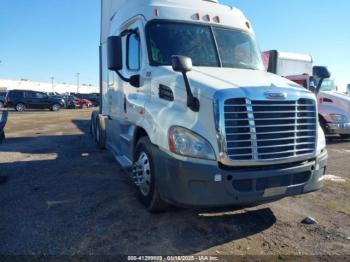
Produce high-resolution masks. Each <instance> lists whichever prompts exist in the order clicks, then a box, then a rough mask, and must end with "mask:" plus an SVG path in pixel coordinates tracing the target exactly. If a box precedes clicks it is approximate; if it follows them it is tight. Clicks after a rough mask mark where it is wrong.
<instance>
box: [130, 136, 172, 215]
mask: <svg viewBox="0 0 350 262" xmlns="http://www.w3.org/2000/svg"><path fill="white" fill-rule="evenodd" d="M151 146H152V144H151V141H150V140H149V138H148V137H143V138H141V139H140V140H139V142H138V143H137V145H136V153H135V163H136V164H137V166H138V167H139V168H140V173H142V177H143V179H142V180H143V182H142V184H141V185H139V186H138V189H137V196H138V199H139V201H140V202H141V203H142V204H143V205H144V206H145V207H146V208H147V209H148V211H149V212H161V211H164V210H165V209H166V207H167V204H166V203H165V202H164V201H163V200H162V199H161V197H160V195H159V192H158V185H157V181H156V176H155V174H156V166H155V165H154V161H153V155H152V148H151Z"/></svg>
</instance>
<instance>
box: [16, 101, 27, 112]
mask: <svg viewBox="0 0 350 262" xmlns="http://www.w3.org/2000/svg"><path fill="white" fill-rule="evenodd" d="M15 109H16V111H17V112H23V111H24V110H26V106H25V104H23V103H18V104H17V105H16V107H15Z"/></svg>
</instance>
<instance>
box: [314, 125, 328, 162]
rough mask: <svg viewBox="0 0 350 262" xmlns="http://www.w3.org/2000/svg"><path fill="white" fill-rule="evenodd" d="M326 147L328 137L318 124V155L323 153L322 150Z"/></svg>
mask: <svg viewBox="0 0 350 262" xmlns="http://www.w3.org/2000/svg"><path fill="white" fill-rule="evenodd" d="M325 148H326V137H325V135H324V132H323V129H322V128H321V126H320V125H318V136H317V150H316V152H317V155H319V154H320V153H321V151H322V150H324V149H325Z"/></svg>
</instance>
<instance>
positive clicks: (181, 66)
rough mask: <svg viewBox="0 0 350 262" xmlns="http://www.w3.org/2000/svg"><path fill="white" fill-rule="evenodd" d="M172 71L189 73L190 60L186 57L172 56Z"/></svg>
mask: <svg viewBox="0 0 350 262" xmlns="http://www.w3.org/2000/svg"><path fill="white" fill-rule="evenodd" d="M171 63H172V66H173V70H174V71H176V72H182V73H185V72H189V71H191V70H192V59H191V58H189V57H187V56H181V55H174V56H172V57H171Z"/></svg>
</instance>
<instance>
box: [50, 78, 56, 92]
mask: <svg viewBox="0 0 350 262" xmlns="http://www.w3.org/2000/svg"><path fill="white" fill-rule="evenodd" d="M50 79H51V88H52V92H55V89H54V87H53V80H54V79H55V78H54V77H53V76H51V77H50Z"/></svg>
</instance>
